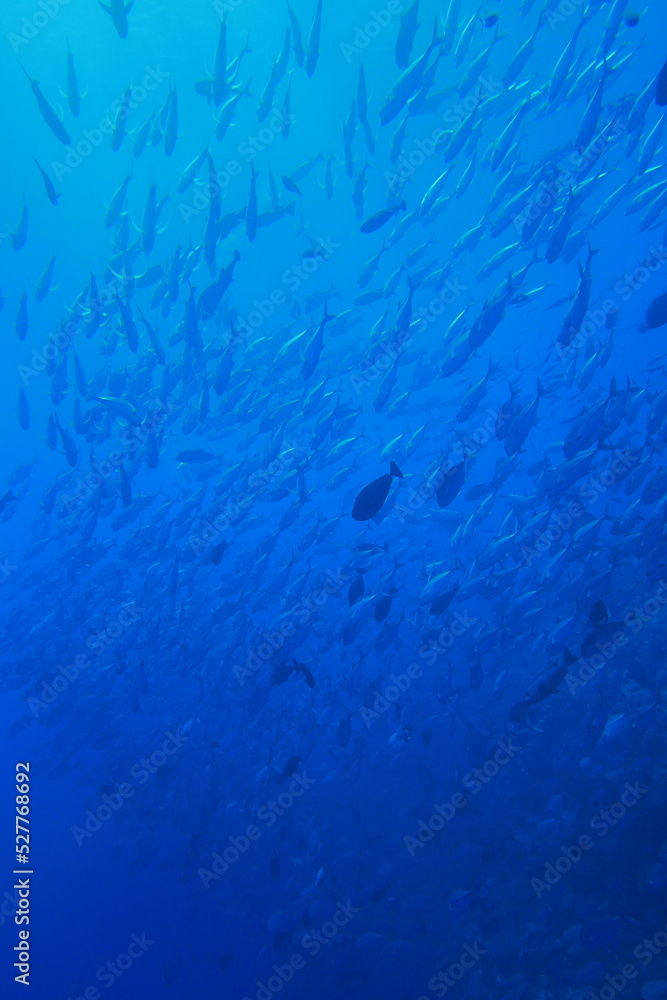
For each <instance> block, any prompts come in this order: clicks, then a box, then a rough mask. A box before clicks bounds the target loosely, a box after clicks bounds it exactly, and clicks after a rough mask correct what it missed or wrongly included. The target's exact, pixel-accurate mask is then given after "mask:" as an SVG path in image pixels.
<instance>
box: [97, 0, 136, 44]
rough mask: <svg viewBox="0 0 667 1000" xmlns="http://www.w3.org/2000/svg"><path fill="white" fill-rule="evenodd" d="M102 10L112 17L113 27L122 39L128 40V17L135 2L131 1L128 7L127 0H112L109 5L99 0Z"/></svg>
mask: <svg viewBox="0 0 667 1000" xmlns="http://www.w3.org/2000/svg"><path fill="white" fill-rule="evenodd" d="M97 2H98V3H99V5H100V7H101V8H102V10H105V11H106V12H107V14H109V15H110V16H111V20H112V21H113V26H114V28H115V29H116V31H117V32H118V35H119V37H120V38H127V32H128V28H129V25H128V23H127V15H128V14H129V13H130V11H131V10H132V7H133V6H134V0H129V3H127V5H126V4H125V0H111V2H110V3H109V4H105V3H102V0H97Z"/></svg>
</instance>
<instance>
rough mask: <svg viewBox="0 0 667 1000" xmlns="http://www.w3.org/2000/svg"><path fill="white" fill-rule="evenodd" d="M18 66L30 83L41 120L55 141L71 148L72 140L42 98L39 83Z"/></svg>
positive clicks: (45, 100)
mask: <svg viewBox="0 0 667 1000" xmlns="http://www.w3.org/2000/svg"><path fill="white" fill-rule="evenodd" d="M19 66H20V67H21V70H22V71H23V73H25V75H26V77H27V78H28V82H29V83H30V89H31V91H32V93H33V97H34V98H35V100H36V101H37V107H38V108H39V113H40V114H41V116H42V118H43V120H44V121H45V123H46V124H47V125H48V127H49V128H50V129H51V131H52V132H53V134H54V135H55V137H56V139H58V140H59V141H60V142H62V144H63V145H64V146H71V145H72V140H71V139H70V136H69V132H68V131H67V129H66V128H65V126H64V124H63V123H62V121H61V120H60V118H59V117H58V115H57V114H56V112H55V111H54V109H53V108H52V107H51V105H50V104H49V102H48V101H47V99H46V98H45V97H44V94H43V93H42V90H41V87H40V86H39V83H38V82H37V80H35V79H33V77H31V76H30V74H29V73H28V72H27V71H26V70H25V68H24V67H23V66H22V65H21V63H19Z"/></svg>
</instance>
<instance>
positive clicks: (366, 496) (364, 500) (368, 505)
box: [352, 462, 404, 521]
mask: <svg viewBox="0 0 667 1000" xmlns="http://www.w3.org/2000/svg"><path fill="white" fill-rule="evenodd" d="M389 468H390V470H391V471H390V472H387V473H385V475H384V476H380V478H379V479H375V480H373V482H372V483H369V484H368V486H364V488H363V490H362V491H361V493H360V494H359V495H358V497H357V499H356V500H355V501H354V507H353V508H352V517H353V518H354V519H355V521H369V520H370V519H371V518H372V517H375V515H376V514H377V512H378V511H379V510H380V509H381V508H382V505H383V504H384V502H385V500H386V499H387V495H388V493H389V488H390V486H391V481H392V479H393V478H394V476H396V477H397V478H398V479H403V478H404V477H403V473H402V472H401V470H400V469H399V467H398V466H397V465H396V463H395V462H390V463H389Z"/></svg>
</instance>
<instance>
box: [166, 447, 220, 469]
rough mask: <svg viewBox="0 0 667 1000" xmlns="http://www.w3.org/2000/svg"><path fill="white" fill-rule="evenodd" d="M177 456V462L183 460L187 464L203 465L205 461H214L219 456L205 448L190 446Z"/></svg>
mask: <svg viewBox="0 0 667 1000" xmlns="http://www.w3.org/2000/svg"><path fill="white" fill-rule="evenodd" d="M175 457H176V461H177V462H182V463H183V464H185V465H201V464H202V463H203V462H212V461H213V460H214V459H215V458H217V456H216V455H212V454H211V452H210V451H206V450H205V449H204V448H189V449H186V450H185V451H180V452H179V453H178V454H177V455H176V456H175Z"/></svg>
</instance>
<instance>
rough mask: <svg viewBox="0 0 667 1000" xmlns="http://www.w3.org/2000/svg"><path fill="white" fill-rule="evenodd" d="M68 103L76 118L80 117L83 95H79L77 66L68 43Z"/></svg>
mask: <svg viewBox="0 0 667 1000" xmlns="http://www.w3.org/2000/svg"><path fill="white" fill-rule="evenodd" d="M67 103H68V104H69V109H70V112H71V114H72V115H73V116H74V118H78V117H79V111H80V110H81V97H80V95H79V84H78V81H77V78H76V68H75V66H74V56H73V55H72V52H71V50H70V47H69V44H68V45H67Z"/></svg>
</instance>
